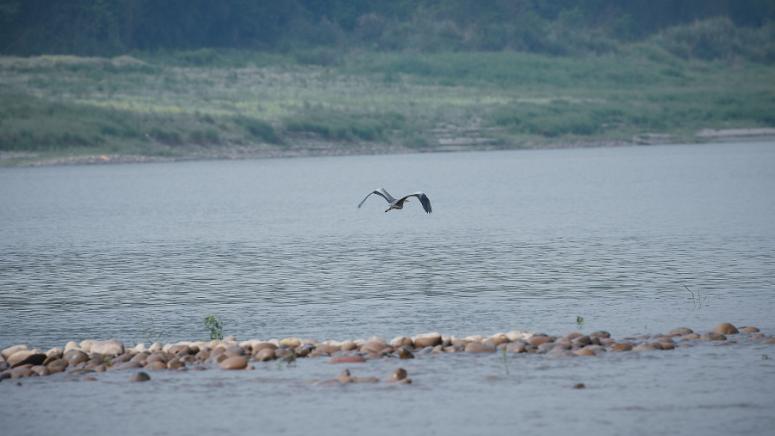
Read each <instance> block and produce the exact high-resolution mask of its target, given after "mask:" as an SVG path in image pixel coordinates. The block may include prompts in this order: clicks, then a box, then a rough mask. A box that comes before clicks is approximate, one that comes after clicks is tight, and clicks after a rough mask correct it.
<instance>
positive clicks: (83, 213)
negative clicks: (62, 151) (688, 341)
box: [0, 144, 775, 346]
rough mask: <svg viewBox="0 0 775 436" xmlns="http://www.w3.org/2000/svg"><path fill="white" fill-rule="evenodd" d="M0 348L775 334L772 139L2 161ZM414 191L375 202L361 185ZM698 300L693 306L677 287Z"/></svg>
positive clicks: (774, 152) (774, 151) (774, 169)
mask: <svg viewBox="0 0 775 436" xmlns="http://www.w3.org/2000/svg"><path fill="white" fill-rule="evenodd" d="M0 186H2V188H0V204H2V205H3V207H2V209H0V219H1V220H2V222H3V226H2V229H0V237H1V238H2V239H0V248H1V250H0V345H7V344H10V343H14V342H18V341H21V340H24V341H27V342H30V343H31V344H34V345H39V346H49V345H61V344H62V342H63V341H65V340H68V339H80V338H87V337H89V338H91V337H103V338H105V337H117V338H120V339H123V340H125V341H127V342H131V341H148V340H153V339H165V340H176V339H192V338H200V337H203V335H204V333H205V332H204V330H203V328H202V326H201V320H202V319H203V318H204V316H206V315H207V314H210V313H213V314H216V315H218V316H219V317H221V318H222V319H223V320H224V323H225V328H226V332H227V334H235V335H237V336H238V337H241V338H246V337H249V336H250V337H263V338H266V337H275V336H281V335H291V334H293V335H303V336H311V337H316V338H329V337H333V338H347V337H360V336H364V335H371V334H379V335H385V336H390V335H396V334H414V333H419V332H423V331H428V330H440V331H443V332H448V333H452V334H470V333H478V334H486V333H493V332H495V331H499V330H510V329H513V328H521V329H531V330H549V331H557V332H561V331H565V330H569V329H572V328H574V327H575V319H576V316H583V317H584V319H585V320H587V323H588V324H589V325H590V327H595V326H597V327H598V328H606V329H609V330H611V331H613V332H615V333H616V334H631V333H637V332H643V331H644V330H646V331H647V330H654V329H662V330H664V329H667V328H670V327H673V326H675V325H677V324H695V325H708V324H712V323H713V322H715V321H717V320H719V319H724V320H731V321H736V322H743V323H751V324H758V325H760V326H763V327H775V324H773V323H772V321H771V320H770V318H771V317H770V316H769V315H770V314H771V313H772V309H773V308H775V293H774V292H773V290H774V288H775V286H774V285H775V228H774V227H775V225H774V224H773V221H772V220H771V217H772V216H775V196H773V195H772V192H775V190H774V189H773V188H775V145H771V144H735V145H711V146H701V147H700V146H672V147H649V148H622V149H595V150H566V151H534V152H502V153H501V152H493V153H460V154H442V155H440V154H435V155H407V156H372V157H341V158H324V159H289V160H263V161H242V162H198V163H180V164H154V165H121V166H100V167H60V168H34V169H4V170H2V171H0ZM378 186H385V187H387V188H388V189H390V190H392V191H394V193H396V194H397V193H400V192H411V191H414V190H417V189H423V190H425V191H426V192H428V194H429V195H430V197H431V199H432V201H433V203H434V213H433V214H432V215H425V214H424V213H422V211H421V210H420V209H419V205H418V204H410V205H409V206H408V207H407V208H406V209H404V210H403V211H398V212H395V211H394V212H390V213H387V214H386V213H383V212H382V211H383V210H384V208H383V205H382V204H379V202H377V201H376V200H375V201H374V203H373V204H372V203H367V204H366V205H364V208H362V209H360V210H358V209H356V208H355V205H356V204H357V202H358V201H359V199H360V198H362V197H363V193H364V192H368V191H369V190H370V189H372V188H374V187H378ZM686 287H689V288H690V289H692V290H696V291H698V292H701V293H702V294H703V295H704V301H705V304H704V305H703V306H702V307H699V308H698V307H695V306H694V305H693V304H692V303H691V301H690V293H689V292H688V291H687V290H686Z"/></svg>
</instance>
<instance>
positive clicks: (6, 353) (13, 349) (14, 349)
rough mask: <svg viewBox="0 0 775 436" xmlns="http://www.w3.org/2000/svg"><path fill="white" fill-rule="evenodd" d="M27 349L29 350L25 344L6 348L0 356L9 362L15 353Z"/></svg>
mask: <svg viewBox="0 0 775 436" xmlns="http://www.w3.org/2000/svg"><path fill="white" fill-rule="evenodd" d="M26 349H27V345H25V344H19V345H12V346H10V347H8V348H5V349H4V350H3V351H1V352H0V354H2V355H3V358H4V359H5V360H8V358H9V357H11V354H13V353H15V352H17V351H22V350H26Z"/></svg>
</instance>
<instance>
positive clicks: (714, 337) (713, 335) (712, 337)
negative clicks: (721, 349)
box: [700, 331, 727, 341]
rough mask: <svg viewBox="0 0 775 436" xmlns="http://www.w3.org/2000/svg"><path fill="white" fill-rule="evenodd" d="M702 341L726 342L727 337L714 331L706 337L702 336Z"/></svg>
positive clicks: (706, 334)
mask: <svg viewBox="0 0 775 436" xmlns="http://www.w3.org/2000/svg"><path fill="white" fill-rule="evenodd" d="M700 339H702V340H705V341H726V340H727V337H726V336H724V334H722V333H718V332H715V331H713V332H708V333H705V334H704V335H702V336H700Z"/></svg>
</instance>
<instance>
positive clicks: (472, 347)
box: [465, 342, 496, 353]
mask: <svg viewBox="0 0 775 436" xmlns="http://www.w3.org/2000/svg"><path fill="white" fill-rule="evenodd" d="M495 350H496V348H495V347H494V346H493V345H490V344H485V343H482V342H469V343H468V345H466V348H465V351H466V353H494V352H495Z"/></svg>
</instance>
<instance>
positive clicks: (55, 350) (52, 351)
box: [46, 347, 64, 357]
mask: <svg viewBox="0 0 775 436" xmlns="http://www.w3.org/2000/svg"><path fill="white" fill-rule="evenodd" d="M63 353H64V351H62V349H61V348H58V347H54V348H52V349H50V350H48V351H46V357H51V356H62V354H63Z"/></svg>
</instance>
